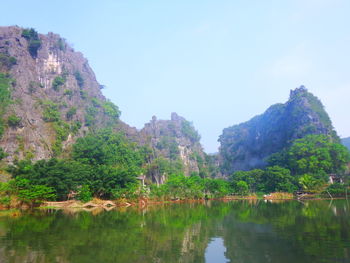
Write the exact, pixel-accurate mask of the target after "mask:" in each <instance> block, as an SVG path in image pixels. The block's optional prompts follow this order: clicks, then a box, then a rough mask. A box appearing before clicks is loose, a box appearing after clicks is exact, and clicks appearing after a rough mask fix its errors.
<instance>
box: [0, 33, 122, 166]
mask: <svg viewBox="0 0 350 263" xmlns="http://www.w3.org/2000/svg"><path fill="white" fill-rule="evenodd" d="M0 54H1V56H2V57H3V58H10V59H12V61H13V63H12V65H11V67H10V68H8V69H7V72H6V74H9V76H10V78H11V79H12V80H13V82H12V85H11V87H9V89H10V93H11V95H10V100H11V103H9V105H8V106H7V108H6V110H4V112H3V115H2V121H3V123H4V124H5V125H4V126H5V131H4V133H3V135H2V138H1V141H0V146H1V147H2V148H3V149H4V151H5V152H7V153H8V157H7V159H6V160H7V161H8V162H12V161H13V160H14V159H16V158H17V159H23V158H26V157H28V158H31V159H33V160H38V159H44V158H49V157H52V156H58V155H61V154H62V153H64V152H65V151H64V150H65V149H68V148H69V146H70V145H71V144H72V143H73V142H74V141H75V139H76V138H77V137H79V136H83V135H84V134H86V133H87V132H88V131H89V130H92V129H94V128H97V127H102V126H106V125H108V124H109V123H110V122H116V121H118V117H119V114H120V112H119V110H118V108H117V107H116V106H115V105H113V104H112V103H110V102H108V101H107V100H106V99H105V98H104V97H103V95H102V93H101V91H100V85H99V83H98V82H97V81H96V78H95V75H94V73H93V71H92V70H91V68H90V67H89V65H88V61H87V60H86V59H85V58H84V57H83V55H82V54H81V53H79V52H75V51H74V50H73V49H72V48H71V47H69V46H68V45H67V44H66V43H65V41H64V39H62V38H60V36H58V35H55V34H53V33H49V34H48V35H38V34H37V33H36V32H35V31H30V30H23V29H22V28H19V27H0ZM4 60H5V59H4ZM4 60H3V61H2V62H4ZM3 64H4V63H2V65H3ZM5 71H6V69H5V70H4V67H2V72H5ZM11 120H12V121H11Z"/></svg>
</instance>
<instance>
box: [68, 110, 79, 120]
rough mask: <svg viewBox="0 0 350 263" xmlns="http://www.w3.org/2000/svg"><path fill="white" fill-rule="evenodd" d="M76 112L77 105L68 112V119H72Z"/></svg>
mask: <svg viewBox="0 0 350 263" xmlns="http://www.w3.org/2000/svg"><path fill="white" fill-rule="evenodd" d="M76 113H77V108H76V107H71V108H70V109H69V110H68V111H67V113H66V117H67V119H68V120H71V119H72V118H73V116H74V115H75V114H76Z"/></svg>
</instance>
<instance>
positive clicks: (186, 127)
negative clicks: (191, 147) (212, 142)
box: [181, 120, 201, 142]
mask: <svg viewBox="0 0 350 263" xmlns="http://www.w3.org/2000/svg"><path fill="white" fill-rule="evenodd" d="M181 131H182V133H183V134H184V135H185V136H187V137H188V138H189V139H190V140H191V141H192V142H199V140H200V139H201V137H200V135H199V134H198V132H197V131H196V129H195V128H194V127H193V124H192V123H191V122H189V121H186V120H184V121H183V122H182V126H181Z"/></svg>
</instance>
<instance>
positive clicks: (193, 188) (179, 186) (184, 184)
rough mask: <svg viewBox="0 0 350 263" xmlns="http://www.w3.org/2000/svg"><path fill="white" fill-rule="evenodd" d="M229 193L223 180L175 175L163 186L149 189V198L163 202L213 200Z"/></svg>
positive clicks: (228, 188)
mask: <svg viewBox="0 0 350 263" xmlns="http://www.w3.org/2000/svg"><path fill="white" fill-rule="evenodd" d="M230 193H231V189H230V185H229V183H228V182H227V181H225V180H222V179H209V178H201V177H199V176H189V177H187V176H184V175H175V174H173V175H170V176H169V178H168V180H167V181H166V183H165V184H162V185H160V186H159V187H157V186H155V185H154V186H152V188H151V197H154V198H157V199H163V200H169V199H189V198H190V199H202V198H214V197H223V196H226V195H228V194H230Z"/></svg>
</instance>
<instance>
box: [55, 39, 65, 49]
mask: <svg viewBox="0 0 350 263" xmlns="http://www.w3.org/2000/svg"><path fill="white" fill-rule="evenodd" d="M56 47H57V48H58V49H59V50H61V51H65V50H66V42H65V40H64V39H63V38H59V39H58V40H57V43H56Z"/></svg>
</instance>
